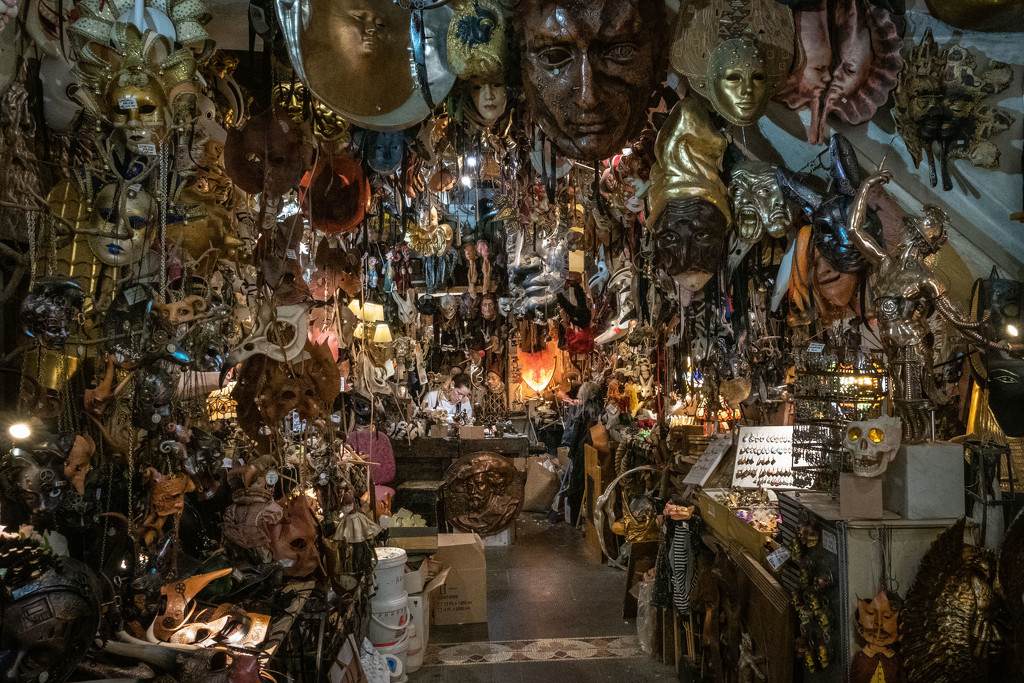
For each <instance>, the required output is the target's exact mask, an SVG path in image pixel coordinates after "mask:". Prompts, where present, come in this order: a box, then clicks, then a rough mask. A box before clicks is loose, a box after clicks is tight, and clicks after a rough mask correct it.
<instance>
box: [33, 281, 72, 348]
mask: <svg viewBox="0 0 1024 683" xmlns="http://www.w3.org/2000/svg"><path fill="white" fill-rule="evenodd" d="M84 304H85V293H84V292H83V291H82V288H81V287H79V286H78V285H76V284H75V283H74V282H70V281H66V280H51V279H40V280H37V281H36V283H35V285H34V286H33V287H32V290H31V291H30V292H29V293H28V296H26V297H25V300H24V301H23V302H22V303H21V324H22V325H23V326H24V329H25V332H26V333H27V334H28V335H29V336H30V337H32V338H33V339H36V340H37V341H38V342H39V343H40V344H42V345H43V346H44V347H46V348H49V349H56V348H60V347H62V346H64V340H65V339H67V338H68V336H69V335H71V334H72V332H73V331H74V330H75V329H77V327H78V324H79V322H80V321H81V318H82V307H83V306H84Z"/></svg>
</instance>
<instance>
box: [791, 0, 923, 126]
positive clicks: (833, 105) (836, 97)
mask: <svg viewBox="0 0 1024 683" xmlns="http://www.w3.org/2000/svg"><path fill="white" fill-rule="evenodd" d="M826 6H827V10H826V9H825V7H826ZM805 12H809V13H811V16H809V17H807V18H806V20H805V19H804V18H801V19H799V20H798V21H799V22H800V42H801V44H802V46H803V51H804V52H805V54H807V55H808V56H809V57H808V59H807V66H806V67H805V68H804V69H803V70H802V71H795V72H794V73H793V75H792V76H791V77H790V79H789V81H788V82H787V83H786V87H785V89H784V90H783V92H782V93H781V94H780V97H779V99H781V100H782V101H783V102H784V103H785V104H786V105H787V106H789V107H790V108H791V109H801V108H804V107H808V108H809V109H810V110H811V127H810V130H809V131H808V135H807V139H808V141H809V142H810V143H811V144H812V145H820V144H822V143H823V142H824V141H825V123H826V119H827V118H828V116H829V114H833V113H834V114H835V115H836V116H838V117H839V118H840V119H841V120H842V121H843V122H845V123H848V124H850V125H857V124H860V123H864V122H866V121H869V120H870V119H871V118H872V117H873V116H874V115H875V112H876V111H878V108H879V107H880V106H881V105H883V104H885V102H886V100H887V99H888V97H889V93H890V92H891V91H892V89H893V88H894V87H895V86H896V79H897V76H898V75H899V73H900V70H901V69H902V68H903V58H902V57H901V56H900V48H901V47H902V44H903V43H902V41H901V40H900V37H899V34H898V32H897V30H896V25H895V24H894V23H893V21H892V19H891V18H890V16H889V12H888V11H886V10H885V9H883V8H881V7H878V6H876V5H869V4H868V3H866V2H864V0H838V1H837V2H828V3H825V2H824V1H823V0H822V1H820V2H817V3H813V4H810V5H809V6H808V9H807V10H801V11H798V12H797V15H800V14H803V13H805ZM825 45H828V46H830V49H829V53H830V54H829V60H828V66H827V68H826V66H825V65H824V62H825V53H824V50H823V46H825Z"/></svg>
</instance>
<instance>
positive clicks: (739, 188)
mask: <svg viewBox="0 0 1024 683" xmlns="http://www.w3.org/2000/svg"><path fill="white" fill-rule="evenodd" d="M729 197H730V200H731V202H730V203H731V205H732V215H733V228H734V229H735V232H736V235H737V237H738V238H739V239H740V240H742V241H744V242H747V243H748V244H754V243H756V242H759V241H760V240H761V238H762V237H764V235H765V233H767V234H768V235H769V236H770V237H775V238H781V237H785V236H786V233H788V232H789V229H790V228H791V227H792V225H793V215H792V214H791V213H790V211H789V206H788V205H787V204H786V198H785V197H784V196H783V195H782V189H781V188H780V187H779V180H778V176H777V175H776V173H775V167H774V166H772V165H771V164H767V163H764V162H762V161H743V162H740V163H739V164H737V165H736V167H735V168H734V169H733V172H732V177H731V178H730V180H729Z"/></svg>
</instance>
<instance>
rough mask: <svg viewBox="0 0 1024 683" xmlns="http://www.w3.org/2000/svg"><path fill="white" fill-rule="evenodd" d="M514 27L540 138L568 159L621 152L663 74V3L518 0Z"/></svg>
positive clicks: (594, 158) (596, 157)
mask: <svg viewBox="0 0 1024 683" xmlns="http://www.w3.org/2000/svg"><path fill="white" fill-rule="evenodd" d="M516 26H517V29H518V33H519V34H520V36H521V41H522V49H523V82H524V88H525V93H526V100H527V104H528V106H529V107H530V111H531V112H532V114H533V118H534V120H535V121H536V123H538V124H539V125H540V128H541V130H542V131H544V134H545V135H547V136H548V137H549V138H550V139H551V142H552V143H553V144H554V145H555V147H557V148H558V149H559V150H560V151H561V152H562V153H563V154H564V155H566V156H568V157H571V158H573V159H579V160H581V161H597V160H600V159H607V158H609V157H611V156H613V155H615V154H618V153H619V152H620V151H621V150H622V148H623V147H625V146H626V145H627V143H628V141H629V140H630V139H631V138H633V137H634V136H636V135H637V134H638V133H639V132H640V129H641V128H642V127H643V125H644V123H645V122H646V119H647V106H648V102H649V100H650V97H651V95H652V94H653V92H654V90H655V88H657V86H658V84H659V83H661V81H662V78H663V77H664V75H665V60H664V57H663V55H664V54H665V42H666V39H667V30H666V21H665V10H664V3H661V2H648V1H647V0H603V1H601V2H597V1H594V0H521V1H520V3H519V4H518V6H517V7H516Z"/></svg>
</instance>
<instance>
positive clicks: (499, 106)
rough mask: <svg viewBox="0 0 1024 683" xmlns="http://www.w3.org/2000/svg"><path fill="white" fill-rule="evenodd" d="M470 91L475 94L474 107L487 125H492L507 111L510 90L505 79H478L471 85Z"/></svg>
mask: <svg viewBox="0 0 1024 683" xmlns="http://www.w3.org/2000/svg"><path fill="white" fill-rule="evenodd" d="M469 91H470V94H471V95H472V96H473V107H474V108H475V109H476V113H477V114H479V115H480V119H481V120H482V121H483V122H484V123H485V124H486V125H488V126H489V125H491V124H492V123H494V122H495V121H497V120H498V119H499V118H501V115H502V114H504V113H505V107H506V106H507V105H508V92H507V90H506V88H505V82H504V81H502V80H495V81H490V80H481V81H477V82H475V83H473V84H471V85H470V86H469Z"/></svg>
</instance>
